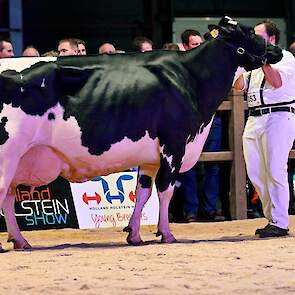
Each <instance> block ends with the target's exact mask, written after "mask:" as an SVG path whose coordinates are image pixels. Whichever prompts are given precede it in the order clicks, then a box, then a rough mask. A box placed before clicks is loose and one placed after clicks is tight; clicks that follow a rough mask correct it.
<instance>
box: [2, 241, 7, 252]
mask: <svg viewBox="0 0 295 295" xmlns="http://www.w3.org/2000/svg"><path fill="white" fill-rule="evenodd" d="M5 252H7V250H5V249H3V248H2V245H1V243H0V253H5Z"/></svg>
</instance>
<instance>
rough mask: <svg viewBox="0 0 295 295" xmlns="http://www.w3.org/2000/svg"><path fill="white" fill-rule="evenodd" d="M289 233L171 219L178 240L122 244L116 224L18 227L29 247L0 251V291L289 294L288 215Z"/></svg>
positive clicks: (292, 280) (148, 229)
mask: <svg viewBox="0 0 295 295" xmlns="http://www.w3.org/2000/svg"><path fill="white" fill-rule="evenodd" d="M290 220H291V224H290V235H289V236H288V237H284V238H273V239H258V238H256V237H255V236H254V232H255V229H256V228H257V227H263V226H264V225H265V220H264V219H251V220H242V221H226V222H217V223H190V224H171V229H172V232H173V233H174V235H175V237H176V238H177V239H178V241H179V242H178V243H175V244H169V245H167V244H160V243H159V239H158V238H155V235H154V233H155V232H156V227H155V226H143V227H142V229H141V236H142V238H143V239H144V240H145V241H149V242H148V243H147V245H145V246H140V247H133V246H129V245H127V244H126V242H125V241H126V233H123V232H122V229H121V228H112V229H97V230H75V229H65V230H47V231H33V232H24V235H25V237H26V238H27V239H28V240H29V241H30V243H31V245H32V246H33V247H34V250H32V251H14V250H12V246H11V245H10V244H7V243H6V242H5V240H6V234H4V233H1V234H0V238H1V242H2V245H3V247H4V248H5V249H8V250H9V251H8V252H6V253H2V254H0V259H1V269H2V275H1V278H0V294H5V295H6V294H13V295H19V294H30V295H35V294H38V295H39V294H46V295H48V294H71V295H76V294H83V295H88V294H93V295H95V294H106V295H108V294H138V295H144V294H151V295H157V294H169V295H174V294H182V295H183V294H194V295H195V294H210V295H211V294H239V295H240V294H294V293H295V216H292V217H291V218H290Z"/></svg>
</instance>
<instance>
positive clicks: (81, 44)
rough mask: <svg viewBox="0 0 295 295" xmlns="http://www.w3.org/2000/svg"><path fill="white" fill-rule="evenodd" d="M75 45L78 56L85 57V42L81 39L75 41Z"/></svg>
mask: <svg viewBox="0 0 295 295" xmlns="http://www.w3.org/2000/svg"><path fill="white" fill-rule="evenodd" d="M76 41H77V43H78V55H86V54H87V50H86V43H85V41H83V40H81V39H76Z"/></svg>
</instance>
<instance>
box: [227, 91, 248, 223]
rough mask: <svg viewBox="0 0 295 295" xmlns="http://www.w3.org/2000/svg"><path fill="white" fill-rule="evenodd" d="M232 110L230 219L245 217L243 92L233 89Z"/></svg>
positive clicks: (230, 127)
mask: <svg viewBox="0 0 295 295" xmlns="http://www.w3.org/2000/svg"><path fill="white" fill-rule="evenodd" d="M230 99H231V101H232V112H231V116H230V122H229V132H230V134H229V139H230V142H229V145H230V150H231V151H233V161H232V167H231V175H230V196H229V198H230V212H231V217H232V219H246V218H247V195H246V169H245V162H244V157H243V149H242V135H243V130H244V124H245V102H244V98H243V94H242V93H241V92H237V91H235V90H233V91H232V95H231V97H230Z"/></svg>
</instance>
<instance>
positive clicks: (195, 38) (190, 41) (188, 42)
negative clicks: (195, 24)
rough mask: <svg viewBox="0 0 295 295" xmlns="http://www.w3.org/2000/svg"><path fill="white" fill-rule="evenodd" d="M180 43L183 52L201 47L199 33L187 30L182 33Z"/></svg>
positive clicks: (201, 39) (201, 40)
mask: <svg viewBox="0 0 295 295" xmlns="http://www.w3.org/2000/svg"><path fill="white" fill-rule="evenodd" d="M181 42H182V45H183V48H184V50H190V49H193V48H195V47H198V46H199V45H201V43H202V42H203V38H202V35H201V34H200V32H199V31H197V30H192V29H188V30H185V31H183V32H182V34H181Z"/></svg>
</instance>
